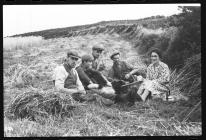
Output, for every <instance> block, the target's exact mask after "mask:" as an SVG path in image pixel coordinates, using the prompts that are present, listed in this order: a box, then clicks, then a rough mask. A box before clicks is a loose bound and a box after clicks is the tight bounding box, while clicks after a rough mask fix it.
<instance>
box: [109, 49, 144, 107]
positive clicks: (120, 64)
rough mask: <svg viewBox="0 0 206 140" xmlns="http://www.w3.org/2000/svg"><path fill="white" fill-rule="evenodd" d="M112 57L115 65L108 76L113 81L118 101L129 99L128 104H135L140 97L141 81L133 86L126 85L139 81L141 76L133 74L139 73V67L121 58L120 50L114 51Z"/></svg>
mask: <svg viewBox="0 0 206 140" xmlns="http://www.w3.org/2000/svg"><path fill="white" fill-rule="evenodd" d="M110 58H111V59H112V60H113V66H112V68H111V69H110V71H109V74H108V77H109V79H110V80H111V81H112V85H113V87H114V89H115V91H116V92H117V96H116V101H117V102H119V101H120V102H121V101H127V102H128V105H134V103H135V101H139V100H140V98H139V96H138V95H137V94H136V93H137V89H138V87H139V83H138V84H135V85H131V86H125V85H127V84H129V83H131V82H135V81H139V77H141V76H137V77H135V76H133V74H138V75H139V73H138V69H135V68H134V67H133V66H131V65H129V64H128V63H126V62H125V61H121V60H120V52H119V51H114V53H112V55H111V56H110Z"/></svg>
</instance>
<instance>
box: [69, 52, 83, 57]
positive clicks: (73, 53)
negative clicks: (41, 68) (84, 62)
mask: <svg viewBox="0 0 206 140" xmlns="http://www.w3.org/2000/svg"><path fill="white" fill-rule="evenodd" d="M67 57H75V58H81V57H80V56H79V55H78V53H77V52H76V51H68V52H67Z"/></svg>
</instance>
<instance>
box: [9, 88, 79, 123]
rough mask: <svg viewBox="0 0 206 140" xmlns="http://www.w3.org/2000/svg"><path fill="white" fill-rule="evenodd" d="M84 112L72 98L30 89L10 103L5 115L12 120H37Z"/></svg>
mask: <svg viewBox="0 0 206 140" xmlns="http://www.w3.org/2000/svg"><path fill="white" fill-rule="evenodd" d="M82 112H83V111H82V110H81V107H80V106H79V105H78V104H76V105H74V104H73V103H72V100H71V99H68V98H62V96H60V94H54V93H45V92H37V91H29V92H25V93H23V94H20V95H18V96H17V97H16V98H15V99H14V100H13V102H11V103H10V104H9V105H8V107H7V109H6V111H5V116H6V117H7V118H8V119H10V120H12V119H14V120H15V119H18V118H21V119H22V118H29V119H31V120H33V121H35V120H36V118H39V117H44V118H45V117H46V118H47V117H49V116H51V115H52V116H55V117H61V118H62V117H65V116H67V117H71V116H72V115H74V114H76V115H77V114H79V113H82Z"/></svg>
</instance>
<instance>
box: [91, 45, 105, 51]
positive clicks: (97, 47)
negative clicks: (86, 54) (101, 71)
mask: <svg viewBox="0 0 206 140" xmlns="http://www.w3.org/2000/svg"><path fill="white" fill-rule="evenodd" d="M92 50H99V51H103V50H104V47H103V46H102V45H94V46H93V47H92Z"/></svg>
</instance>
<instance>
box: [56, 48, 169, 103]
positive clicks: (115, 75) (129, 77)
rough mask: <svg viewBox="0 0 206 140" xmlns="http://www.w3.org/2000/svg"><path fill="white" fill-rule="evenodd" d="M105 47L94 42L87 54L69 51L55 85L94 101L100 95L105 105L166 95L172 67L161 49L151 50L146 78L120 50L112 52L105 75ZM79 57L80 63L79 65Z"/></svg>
mask: <svg viewBox="0 0 206 140" xmlns="http://www.w3.org/2000/svg"><path fill="white" fill-rule="evenodd" d="M103 51H104V47H103V46H100V45H95V46H93V48H92V55H89V54H86V55H83V56H82V57H80V56H79V55H78V53H77V52H75V51H68V52H67V56H66V60H65V61H64V63H63V65H60V66H58V67H56V68H55V70H54V73H53V80H54V85H55V87H56V88H57V89H58V90H60V91H62V92H64V93H66V94H69V95H71V97H72V98H73V99H74V100H77V101H91V100H95V99H96V97H97V96H98V97H99V99H100V100H99V101H100V102H101V103H102V104H104V105H112V104H114V103H117V102H119V101H125V102H127V103H128V104H130V105H133V104H134V102H135V101H146V100H147V99H149V98H150V97H153V96H155V97H157V96H159V97H162V95H163V96H165V95H167V93H168V87H167V84H168V83H169V80H170V71H169V68H168V66H167V65H166V64H165V63H163V62H162V61H161V60H160V59H161V57H162V56H161V52H160V51H159V50H158V49H153V50H152V51H150V53H149V55H150V60H151V64H150V65H149V66H148V68H147V73H146V77H145V78H143V76H142V75H141V74H140V73H139V72H138V66H137V67H135V66H131V65H130V64H128V63H127V62H126V61H122V60H120V52H118V51H115V52H113V53H112V55H111V56H110V58H111V60H112V61H113V66H112V67H111V69H110V70H109V72H108V75H107V76H105V75H104V74H103V71H104V70H105V68H106V65H105V62H104V60H102V59H101V54H102V52H103ZM79 59H81V64H80V65H79V66H77V61H78V60H79Z"/></svg>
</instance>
